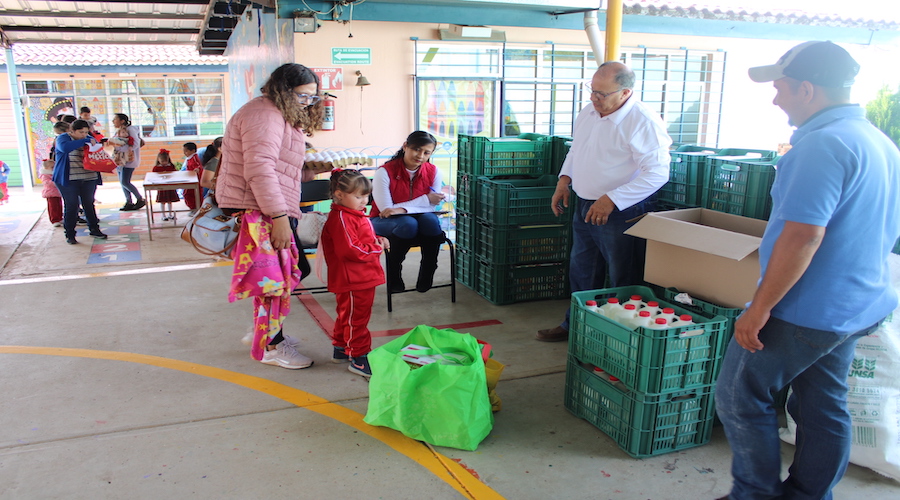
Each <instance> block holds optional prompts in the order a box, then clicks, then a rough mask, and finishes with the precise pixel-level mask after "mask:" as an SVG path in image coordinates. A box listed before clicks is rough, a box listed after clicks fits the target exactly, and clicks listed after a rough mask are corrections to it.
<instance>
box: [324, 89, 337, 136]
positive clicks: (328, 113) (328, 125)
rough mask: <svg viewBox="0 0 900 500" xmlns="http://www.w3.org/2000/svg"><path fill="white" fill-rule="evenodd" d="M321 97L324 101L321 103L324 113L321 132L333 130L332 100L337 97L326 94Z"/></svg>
mask: <svg viewBox="0 0 900 500" xmlns="http://www.w3.org/2000/svg"><path fill="white" fill-rule="evenodd" d="M323 95H324V96H325V101H323V102H322V107H323V109H324V111H325V119H324V120H323V121H322V130H334V100H335V99H337V96H336V95H333V94H329V93H328V92H325V93H324V94H323Z"/></svg>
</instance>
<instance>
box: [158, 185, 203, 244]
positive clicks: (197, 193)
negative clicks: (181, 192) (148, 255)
mask: <svg viewBox="0 0 900 500" xmlns="http://www.w3.org/2000/svg"><path fill="white" fill-rule="evenodd" d="M176 189H193V190H194V197H195V198H196V200H197V205H196V206H197V209H199V208H200V203H201V202H202V200H201V199H200V179H198V178H197V172H191V171H187V170H185V171H178V172H165V173H161V172H149V173H148V174H147V175H146V176H144V199H145V200H147V234H148V235H149V236H150V241H153V213H154V212H153V198H152V197H151V196H150V191H173V190H176ZM178 211H179V212H187V211H188V210H178Z"/></svg>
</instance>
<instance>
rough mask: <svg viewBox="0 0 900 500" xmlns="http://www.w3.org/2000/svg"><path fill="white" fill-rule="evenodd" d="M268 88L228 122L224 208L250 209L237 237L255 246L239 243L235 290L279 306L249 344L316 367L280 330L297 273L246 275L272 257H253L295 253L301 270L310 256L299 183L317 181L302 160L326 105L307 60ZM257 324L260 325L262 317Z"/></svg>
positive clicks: (260, 303) (262, 306)
mask: <svg viewBox="0 0 900 500" xmlns="http://www.w3.org/2000/svg"><path fill="white" fill-rule="evenodd" d="M262 93H263V95H262V96H261V97H257V98H255V99H252V100H250V102H248V103H247V104H245V105H244V106H242V107H241V109H239V110H238V111H237V112H236V113H235V114H234V116H232V117H231V119H230V120H229V121H228V125H227V126H226V127H225V138H224V139H223V140H222V160H221V163H220V165H219V171H218V177H217V179H216V189H215V196H216V201H217V202H218V204H219V206H220V207H222V208H223V209H224V210H225V211H226V212H229V211H231V212H238V211H243V212H244V213H245V214H247V215H252V216H251V217H246V216H245V217H244V218H243V222H242V225H241V233H242V235H241V236H239V240H241V238H242V237H246V238H250V240H245V241H253V242H254V243H255V245H236V246H235V250H234V254H233V255H232V257H233V258H234V261H235V271H234V277H233V280H232V294H231V295H232V297H237V298H242V297H245V296H253V297H254V306H255V307H254V309H255V312H254V318H256V315H257V314H259V313H262V314H266V315H269V314H270V313H271V314H273V315H274V314H275V313H272V311H273V309H274V310H277V311H279V312H278V315H279V316H278V317H273V318H270V319H269V322H268V325H270V328H269V329H268V331H266V332H262V333H261V334H256V336H255V337H254V333H256V329H254V331H253V332H251V333H250V334H248V335H247V336H245V337H244V339H245V343H248V344H253V343H254V342H257V343H260V345H258V346H256V347H255V348H254V349H253V350H252V351H251V352H252V353H258V354H261V355H262V359H259V361H261V362H263V363H265V364H270V365H277V366H281V367H283V368H289V369H295V370H296V369H300V368H307V367H309V366H312V364H313V360H312V359H310V358H308V357H306V356H304V355H302V354H300V353H299V352H297V350H296V347H297V341H296V339H294V338H292V337H289V336H287V335H283V334H282V332H281V329H280V324H281V320H282V319H283V318H284V316H286V315H287V313H288V311H289V310H290V292H291V290H290V289H288V288H289V287H288V285H287V284H288V283H290V281H291V280H290V279H289V277H288V276H272V277H270V278H271V281H270V283H272V284H271V285H270V284H269V282H266V284H265V285H264V286H263V285H260V287H259V289H253V290H250V289H249V288H252V286H253V285H254V284H253V283H250V282H248V281H247V280H245V279H243V278H244V277H245V276H247V272H248V271H247V270H248V269H259V268H261V267H262V266H263V264H266V262H262V261H260V262H258V263H257V264H258V265H257V266H256V267H255V268H254V263H253V262H252V260H253V259H254V258H256V259H267V260H271V259H275V258H281V259H290V260H292V262H289V263H286V264H288V265H286V266H283V268H284V269H295V270H296V269H297V263H298V260H299V259H300V258H303V259H304V260H305V257H301V256H302V253H299V252H298V251H297V247H296V245H295V243H294V234H293V229H292V228H293V227H296V220H297V219H298V218H299V217H300V182H301V181H307V180H312V179H313V178H314V177H315V175H316V174H317V173H318V172H317V171H315V170H310V169H304V168H303V162H304V157H305V155H306V136H307V135H309V136H311V135H313V132H315V131H316V130H319V129H321V126H322V117H323V110H322V102H321V97H320V96H319V80H318V78H317V77H316V75H315V74H314V73H313V72H312V71H310V70H309V68H307V67H305V66H303V65H301V64H294V63H289V64H285V65H283V66H281V67H279V68H278V69H276V70H275V71H274V72H272V75H271V76H270V77H269V80H268V81H267V82H266V84H265V85H263V87H262ZM248 220H252V221H257V222H255V223H248ZM248 246H252V247H253V248H247V247H248ZM238 247H241V248H238ZM263 255H266V256H267V257H262V256H263ZM278 267H279V266H273V267H272V268H273V269H278ZM307 268H308V267H307ZM289 274H290V273H289ZM238 283H240V285H238ZM273 286H274V288H273ZM238 287H240V289H238ZM273 301H274V302H278V306H277V307H273V306H272V304H271V303H272V302H273ZM256 323H257V324H261V323H260V322H259V321H258V320H256ZM263 347H264V350H262V349H261V348H263ZM254 359H257V358H254Z"/></svg>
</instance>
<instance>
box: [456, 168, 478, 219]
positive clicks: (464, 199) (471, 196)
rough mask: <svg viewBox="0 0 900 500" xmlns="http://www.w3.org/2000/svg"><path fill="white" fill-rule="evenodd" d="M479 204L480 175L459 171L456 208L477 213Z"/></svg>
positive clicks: (457, 175)
mask: <svg viewBox="0 0 900 500" xmlns="http://www.w3.org/2000/svg"><path fill="white" fill-rule="evenodd" d="M477 204H478V177H476V176H474V175H471V174H466V173H463V172H459V173H457V174H456V210H458V211H459V210H461V211H463V212H468V213H470V214H473V215H474V213H475V208H476V205H477Z"/></svg>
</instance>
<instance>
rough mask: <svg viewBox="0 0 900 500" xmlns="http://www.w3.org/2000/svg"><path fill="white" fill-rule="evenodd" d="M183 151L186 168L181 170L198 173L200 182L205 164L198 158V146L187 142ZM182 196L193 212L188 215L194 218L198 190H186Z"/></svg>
mask: <svg viewBox="0 0 900 500" xmlns="http://www.w3.org/2000/svg"><path fill="white" fill-rule="evenodd" d="M182 150H183V152H184V156H185V160H184V166H183V167H181V169H182V170H187V171H188V172H194V173H196V174H197V181H199V180H200V174H202V173H203V164H202V163H200V157H199V156H197V144H195V143H193V142H186V143H185V144H184V146H183V149H182ZM182 195H183V196H184V203H185V204H186V205H187V206H188V208H190V209H191V212H190V213H189V214H188V215H190V216H193V215H194V211H196V210H197V198H196V196H197V190H196V189H185V190H184V193H182Z"/></svg>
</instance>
